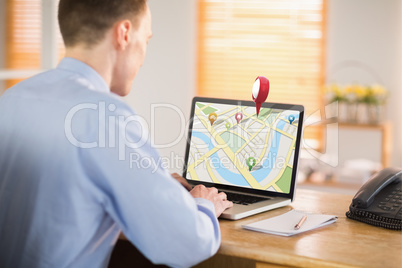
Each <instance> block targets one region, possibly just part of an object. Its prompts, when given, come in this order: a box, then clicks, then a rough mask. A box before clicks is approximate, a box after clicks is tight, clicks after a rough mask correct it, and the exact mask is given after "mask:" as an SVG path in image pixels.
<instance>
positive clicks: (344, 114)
mask: <svg viewBox="0 0 402 268" xmlns="http://www.w3.org/2000/svg"><path fill="white" fill-rule="evenodd" d="M347 121H348V104H347V103H346V102H344V101H339V102H338V122H343V123H344V122H347Z"/></svg>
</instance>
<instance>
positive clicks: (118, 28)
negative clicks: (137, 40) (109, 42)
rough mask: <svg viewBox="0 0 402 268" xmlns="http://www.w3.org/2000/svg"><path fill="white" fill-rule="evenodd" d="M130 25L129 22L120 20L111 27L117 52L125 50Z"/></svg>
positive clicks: (128, 39)
mask: <svg viewBox="0 0 402 268" xmlns="http://www.w3.org/2000/svg"><path fill="white" fill-rule="evenodd" d="M132 27H133V26H132V23H131V21H130V20H122V21H119V22H117V23H116V24H115V26H114V27H113V28H114V29H113V31H114V36H115V41H116V42H115V44H116V48H117V49H119V50H125V49H126V47H127V45H128V43H129V42H130V38H131V36H130V34H131V33H130V32H131V28H132Z"/></svg>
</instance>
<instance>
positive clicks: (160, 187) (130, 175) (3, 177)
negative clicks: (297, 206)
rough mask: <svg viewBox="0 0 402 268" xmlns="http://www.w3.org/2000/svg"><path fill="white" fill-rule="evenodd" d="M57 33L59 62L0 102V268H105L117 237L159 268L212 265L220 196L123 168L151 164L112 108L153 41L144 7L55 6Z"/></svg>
mask: <svg viewBox="0 0 402 268" xmlns="http://www.w3.org/2000/svg"><path fill="white" fill-rule="evenodd" d="M59 24H60V30H61V33H62V36H63V40H64V43H65V45H66V58H64V59H63V60H62V61H61V62H60V64H59V65H58V66H57V68H56V69H54V70H51V71H48V72H45V73H42V74H39V75H37V76H35V77H32V78H30V79H27V80H25V81H23V82H21V83H19V84H17V85H16V86H14V87H13V88H11V89H9V90H7V92H6V93H5V94H3V96H2V97H1V98H0V137H1V139H0V152H1V154H0V238H1V239H0V267H105V266H107V263H108V260H109V257H110V253H111V251H112V249H113V245H114V244H115V242H116V239H117V237H118V235H119V233H120V231H122V232H123V233H124V234H125V236H126V237H127V238H128V239H129V240H130V241H131V242H132V243H133V244H134V245H135V246H136V247H137V248H138V249H139V250H140V251H141V252H142V253H143V254H144V255H145V256H146V257H148V258H149V259H150V260H151V261H153V262H154V263H162V264H166V265H170V266H175V267H187V266H191V265H194V264H196V263H198V262H200V261H202V260H204V259H206V258H208V257H210V256H212V255H213V254H214V253H215V252H216V251H217V249H218V247H219V244H220V231H219V224H218V221H217V216H219V215H220V214H221V213H222V211H223V210H225V209H226V208H228V207H230V206H232V203H231V202H229V201H227V200H226V195H225V194H224V193H218V191H217V190H216V189H215V188H205V187H203V186H197V187H195V188H194V189H192V190H191V191H190V192H188V191H187V190H186V189H185V188H184V187H182V186H181V185H180V183H179V182H178V181H177V180H175V179H173V178H172V176H170V175H169V174H168V173H167V171H166V170H164V169H163V168H162V167H161V166H158V165H156V164H155V165H146V166H145V165H144V166H143V167H141V166H136V165H131V166H130V163H129V159H130V158H129V157H130V155H131V154H133V153H135V154H138V155H140V156H141V158H142V159H144V160H146V159H147V160H148V161H150V162H149V163H157V161H155V162H152V161H151V160H157V158H158V154H157V152H156V151H155V150H154V149H153V148H152V147H151V146H150V143H149V142H148V141H147V137H148V135H147V133H146V132H145V131H144V129H143V126H142V125H141V124H140V123H141V120H140V119H139V118H138V117H137V116H136V115H135V114H134V112H133V111H132V110H131V109H130V108H129V107H128V106H127V105H126V104H125V103H123V102H122V101H121V100H120V99H119V98H118V97H117V95H119V96H124V95H126V94H128V93H129V91H130V88H131V84H132V81H133V79H134V77H135V75H136V74H137V71H138V69H139V68H140V66H141V64H142V63H143V60H144V57H145V53H146V47H147V42H148V40H149V39H150V38H151V36H152V32H151V14H150V10H149V8H148V6H147V3H146V0H121V1H108V0H61V1H60V4H59ZM175 177H176V178H178V177H179V176H177V175H175ZM178 179H179V180H180V179H181V180H183V178H178Z"/></svg>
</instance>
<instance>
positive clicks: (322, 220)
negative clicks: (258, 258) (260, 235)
mask: <svg viewBox="0 0 402 268" xmlns="http://www.w3.org/2000/svg"><path fill="white" fill-rule="evenodd" d="M303 216H307V219H306V221H305V222H304V223H303V224H302V226H301V227H300V229H298V230H295V225H296V224H297V223H299V222H300V220H301V218H303ZM337 219H338V217H337V216H334V215H323V214H314V213H306V212H303V211H297V210H291V211H289V212H286V213H284V214H282V215H279V216H276V217H272V218H269V219H266V220H262V221H257V222H254V223H251V224H247V225H242V227H243V228H244V229H248V230H252V231H258V232H264V233H268V234H275V235H282V236H291V235H296V234H300V233H304V232H307V231H310V230H313V229H317V228H319V227H322V226H325V225H328V224H331V223H334V222H336V220H337Z"/></svg>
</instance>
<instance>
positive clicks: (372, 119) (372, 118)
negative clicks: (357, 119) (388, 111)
mask: <svg viewBox="0 0 402 268" xmlns="http://www.w3.org/2000/svg"><path fill="white" fill-rule="evenodd" d="M367 112H368V114H367V116H368V123H369V124H374V125H375V124H379V123H380V122H381V121H382V119H383V116H384V106H383V105H376V104H370V105H368V107H367Z"/></svg>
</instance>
